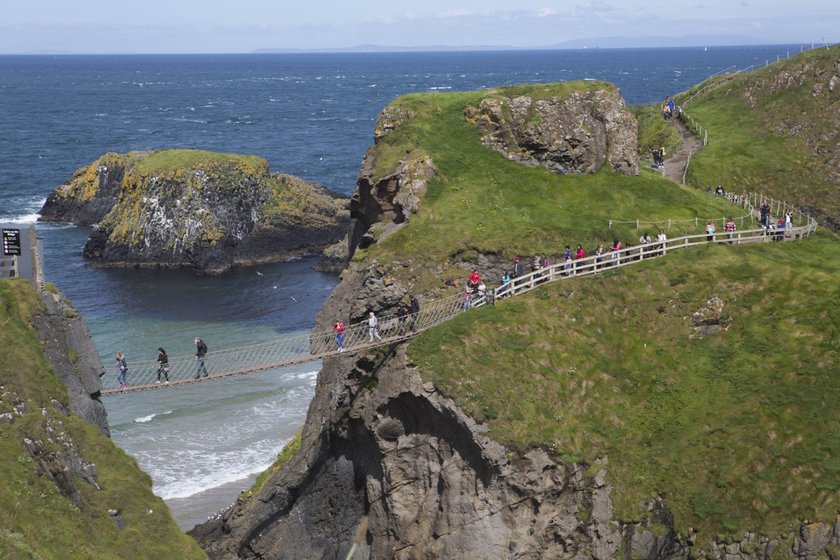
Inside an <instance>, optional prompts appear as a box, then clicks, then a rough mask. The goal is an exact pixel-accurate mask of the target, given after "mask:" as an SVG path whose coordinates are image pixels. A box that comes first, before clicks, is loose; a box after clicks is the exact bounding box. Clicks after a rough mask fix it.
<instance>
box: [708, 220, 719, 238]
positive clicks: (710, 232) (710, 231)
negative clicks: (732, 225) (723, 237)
mask: <svg viewBox="0 0 840 560" xmlns="http://www.w3.org/2000/svg"><path fill="white" fill-rule="evenodd" d="M716 231H717V226H715V222H714V220H709V223H708V224H706V234H707V235H706V241H714V240H715V232H716Z"/></svg>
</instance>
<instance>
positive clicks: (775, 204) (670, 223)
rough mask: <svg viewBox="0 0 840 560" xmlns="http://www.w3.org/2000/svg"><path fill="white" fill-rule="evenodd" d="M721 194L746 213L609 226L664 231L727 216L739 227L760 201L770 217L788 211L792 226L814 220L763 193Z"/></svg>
mask: <svg viewBox="0 0 840 560" xmlns="http://www.w3.org/2000/svg"><path fill="white" fill-rule="evenodd" d="M715 196H717V195H715ZM722 196H723V197H724V198H725V199H727V200H728V201H729V202H731V203H732V204H734V205H735V206H737V207H740V208H743V209H744V210H746V213H744V214H741V215H738V216H722V217H720V216H712V217H706V218H701V217H699V216H697V217H694V218H687V219H676V218H663V219H661V220H610V221H609V228H610V229H612V228H613V226H614V225H619V224H622V225H623V224H630V225H632V226H634V228H635V229H637V230H639V229H643V228H656V229H660V228H661V229H664V230H666V231H672V230H673V229H674V228H675V227H676V228H682V229H685V227H686V226H691V225H693V226H694V228H695V229H698V228H701V227H704V226H705V225H706V224H708V223H709V222H716V223H717V222H718V221H720V223H721V224H723V223H725V222H726V221H727V219H728V218H732V220H733V221H734V222H736V225H738V226H739V227H740V228H744V227H745V224H746V225H751V224H752V223H754V222H755V221H756V220H757V218H758V217H759V216H760V208H761V206H762V203H764V202H766V203H767V206H768V207H769V209H770V216H771V217H772V216H777V217H779V218H782V217H784V216H785V215H786V214H787V213H790V214H791V223H792V225H794V226H802V225H807V224H809V223H810V222H812V221H814V219H813V218H811V216H809V215H808V214H805V213H804V212H802V211H801V210H799V209H798V208H796V207H794V206H792V205H790V204H788V203H787V202H784V201H779V200H776V199H774V198H772V197H770V196H767V195H765V194H763V193H746V194H736V193H726V194H724V195H722Z"/></svg>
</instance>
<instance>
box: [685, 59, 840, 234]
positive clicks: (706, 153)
mask: <svg viewBox="0 0 840 560" xmlns="http://www.w3.org/2000/svg"><path fill="white" fill-rule="evenodd" d="M838 57H840V46H837V45H835V46H833V47H831V48H830V49H828V50H826V49H815V50H813V51H809V52H807V53H804V54H802V55H798V56H796V57H794V58H791V59H788V60H785V61H783V62H779V63H776V64H772V65H770V66H768V67H766V68H763V69H761V70H758V71H756V72H752V73H749V74H745V75H743V76H741V77H738V78H736V79H734V80H732V81H729V82H726V83H725V84H723V85H720V86H718V87H715V88H712V89H710V90H708V91H706V92H704V93H702V94H701V95H700V96H698V97H697V98H696V99H695V100H694V101H692V102H691V103H690V104H689V105H688V106H687V107H686V111H687V112H688V113H689V114H690V115H691V116H692V117H694V119H696V120H697V121H698V122H699V123H700V124H702V125H703V126H704V127H706V128H707V129H708V131H709V144H708V146H707V147H706V148H704V149H703V150H702V151H700V152H699V154H697V156H696V157H694V158H693V159H692V161H691V165H690V167H689V170H688V176H687V181H688V182H689V183H690V184H693V185H696V186H699V187H702V188H706V187H708V186H709V185H713V186H715V185H718V184H722V185H724V187H725V188H726V189H727V190H729V191H733V192H735V191H737V192H745V191H752V192H763V193H765V194H767V195H769V196H772V197H774V198H776V199H779V200H785V201H787V202H791V203H794V204H796V205H797V206H801V207H805V208H808V209H811V210H812V211H813V212H814V213H815V214H816V215H817V217H818V218H820V219H824V218H826V217H830V218H831V221H832V222H834V224H836V223H837V215H838V213H840V199H838V198H837V196H836V192H837V185H836V183H832V182H831V180H830V179H829V175H830V173H831V172H830V171H829V168H833V169H834V173H835V174H836V173H837V172H838V163H837V161H836V146H837V143H838V142H840V135H838V129H837V126H836V123H837V116H836V115H837V107H838V104H840V97H838V94H837V92H836V91H835V92H834V93H833V94H831V93H829V92H828V88H827V82H828V78H830V77H831V76H832V75H833V74H834V73H836V70H835V69H834V64H835V62H836V60H837V59H838ZM804 66H808V67H809V69H807V70H805V71H804V78H805V79H804V80H803V81H802V84H801V85H798V86H797V85H791V86H790V87H778V86H777V85H776V84H779V83H787V81H788V80H790V78H789V76H790V75H792V74H794V75H795V74H796V73H798V72H800V71H801V69H802V68H803V67H804ZM818 70H819V71H821V72H823V74H822V76H821V77H819V78H816V77H815V76H816V74H817V73H818ZM790 81H793V80H790ZM817 84H819V85H821V86H822V87H823V88H824V90H823V93H822V94H819V95H815V94H814V87H815V86H816V85H817ZM774 89H775V90H776V91H774ZM749 100H751V101H749ZM831 158H835V160H834V163H829V162H830V160H831Z"/></svg>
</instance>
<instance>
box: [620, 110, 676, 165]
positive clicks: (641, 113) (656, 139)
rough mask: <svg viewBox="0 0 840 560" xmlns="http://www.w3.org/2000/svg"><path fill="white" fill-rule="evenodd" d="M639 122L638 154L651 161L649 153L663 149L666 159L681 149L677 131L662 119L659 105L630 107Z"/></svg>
mask: <svg viewBox="0 0 840 560" xmlns="http://www.w3.org/2000/svg"><path fill="white" fill-rule="evenodd" d="M630 111H631V112H632V113H633V115H634V116H635V117H636V120H637V121H638V122H639V154H641V156H642V157H644V158H647V159H651V152H652V151H653V150H655V149H657V148H665V155H666V157H667V156H668V154H673V153H674V152H676V151H677V150H679V149H680V148H681V147H682V140H681V139H680V133H679V130H677V128H676V127H674V126H673V125H672V124H671V123H669V122H668V121H666V120H665V119H663V118H662V109H661V107H660V106H659V104H656V105H643V106H635V107H631V108H630Z"/></svg>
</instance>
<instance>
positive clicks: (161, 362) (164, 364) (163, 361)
mask: <svg viewBox="0 0 840 560" xmlns="http://www.w3.org/2000/svg"><path fill="white" fill-rule="evenodd" d="M157 363H158V370H157V383H160V374H161V373H162V374H163V376H164V378H165V379H166V383H165V385H169V356H167V355H166V350H164V349H163V348H158V357H157Z"/></svg>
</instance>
